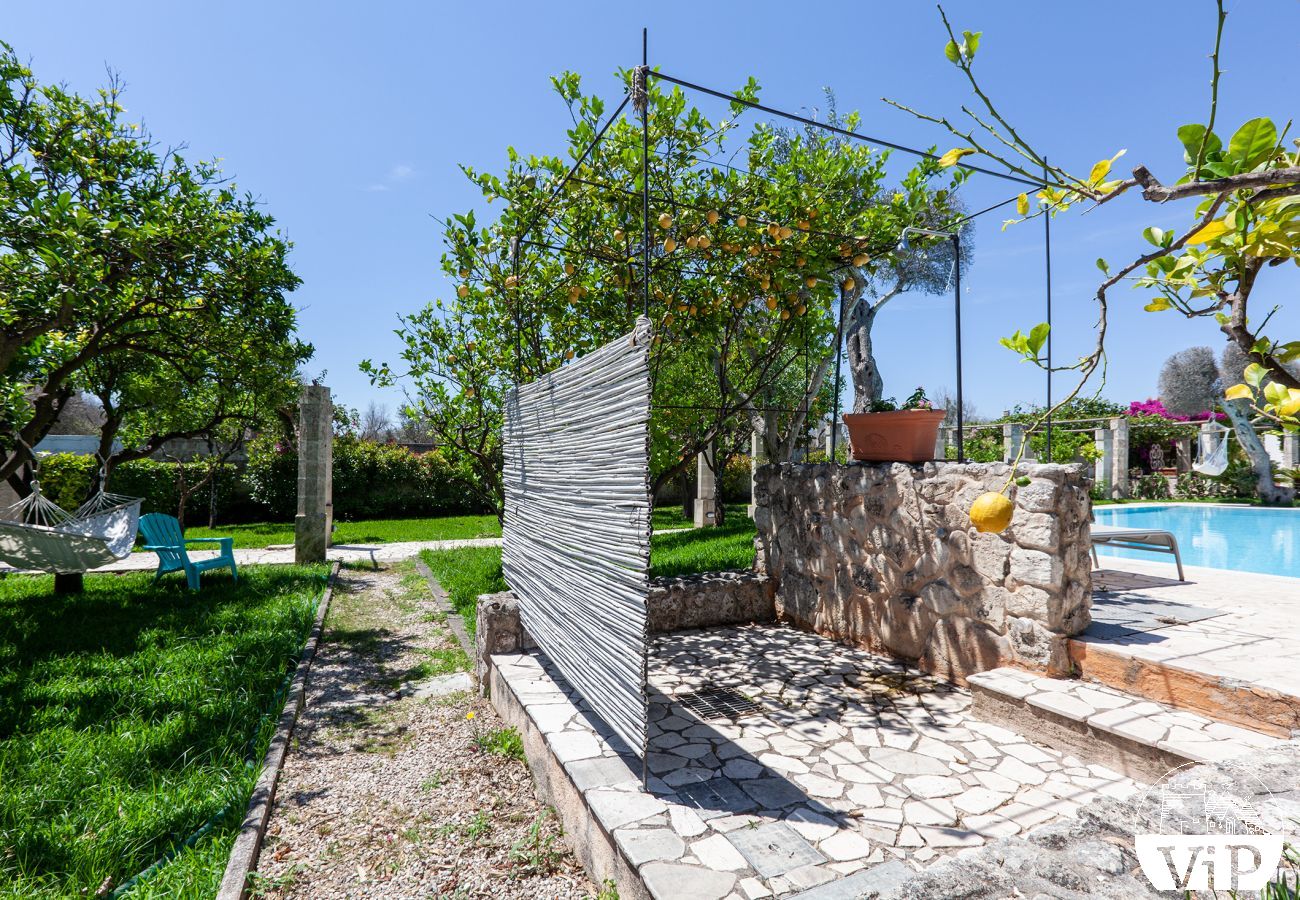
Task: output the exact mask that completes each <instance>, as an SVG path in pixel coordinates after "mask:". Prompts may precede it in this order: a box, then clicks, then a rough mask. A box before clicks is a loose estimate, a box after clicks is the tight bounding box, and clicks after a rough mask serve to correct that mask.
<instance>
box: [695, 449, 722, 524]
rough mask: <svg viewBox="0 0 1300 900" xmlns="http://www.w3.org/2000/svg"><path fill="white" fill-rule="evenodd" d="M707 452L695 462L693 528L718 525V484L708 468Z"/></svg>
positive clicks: (711, 470)
mask: <svg viewBox="0 0 1300 900" xmlns="http://www.w3.org/2000/svg"><path fill="white" fill-rule="evenodd" d="M708 452H710V451H706V452H705V453H701V454H700V455H699V456H698V457H697V458H696V460H695V527H696V528H708V527H711V526H713V525H717V524H718V484H717V479H716V478H714V475H713V469H711V468H709V458H708V455H707V454H708Z"/></svg>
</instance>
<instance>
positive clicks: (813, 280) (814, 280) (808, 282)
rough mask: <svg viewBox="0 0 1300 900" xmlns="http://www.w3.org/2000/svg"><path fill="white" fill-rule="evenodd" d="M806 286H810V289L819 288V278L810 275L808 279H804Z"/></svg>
mask: <svg viewBox="0 0 1300 900" xmlns="http://www.w3.org/2000/svg"><path fill="white" fill-rule="evenodd" d="M804 284H806V285H808V287H810V288H815V287H817V276H816V275H809V276H808V277H807V278H806V279H804Z"/></svg>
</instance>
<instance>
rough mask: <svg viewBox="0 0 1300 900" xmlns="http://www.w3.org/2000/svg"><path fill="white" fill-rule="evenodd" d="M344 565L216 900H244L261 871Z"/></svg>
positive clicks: (305, 651) (334, 572)
mask: <svg viewBox="0 0 1300 900" xmlns="http://www.w3.org/2000/svg"><path fill="white" fill-rule="evenodd" d="M340 565H341V563H338V562H335V563H334V564H333V566H331V568H330V574H329V583H328V584H327V585H326V587H325V593H324V594H323V595H322V596H321V601H320V605H319V606H318V607H317V609H316V621H315V623H314V624H313V625H312V629H311V634H310V635H308V637H307V643H306V644H304V645H303V648H302V655H301V656H299V657H298V667H297V669H295V670H294V675H293V681H292V682H290V684H289V696H288V697H287V698H285V701H284V709H283V711H282V712H281V713H280V721H279V722H278V723H277V725H276V727H275V734H274V735H273V736H272V737H271V744H270V746H268V747H267V748H266V755H265V756H264V757H262V773H261V775H259V776H258V779H257V784H256V785H255V786H254V788H253V795H252V797H250V798H249V801H248V810H247V811H246V812H245V813H244V821H243V824H241V825H240V826H239V834H238V835H237V836H236V837H235V843H234V846H232V847H231V848H230V858H229V860H228V861H227V863H226V873H225V875H224V876H223V877H222V879H221V887H220V888H218V890H217V897H216V900H243V898H244V897H245V896H246V894H247V891H248V876H249V875H250V874H251V873H253V872H255V871H256V870H257V858H258V855H259V854H260V853H261V850H262V838H263V837H265V836H266V825H267V822H268V821H269V820H270V818H271V804H272V802H273V801H274V800H275V788H276V785H277V784H278V783H279V781H280V771H281V770H282V769H283V768H284V758H285V755H286V754H287V753H288V751H289V739H290V738H291V737H292V736H293V728H294V725H296V724H297V722H298V714H299V713H300V712H302V708H303V704H304V702H305V700H306V697H307V675H308V673H309V672H310V671H311V664H312V662H313V660H315V658H316V648H317V646H319V644H320V638H321V634H322V632H323V631H324V629H325V617H326V615H328V614H329V608H330V601H331V600H332V599H333V597H334V585H335V582H336V581H337V580H338V574H339V567H340Z"/></svg>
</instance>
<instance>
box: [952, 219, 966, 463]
mask: <svg viewBox="0 0 1300 900" xmlns="http://www.w3.org/2000/svg"><path fill="white" fill-rule="evenodd" d="M952 254H953V259H952V267H953V304H952V305H953V314H954V316H955V317H956V334H957V462H965V461H966V448H965V445H964V443H963V441H964V438H963V436H962V430H963V427H964V425H965V421H964V414H963V411H962V393H961V231H960V229H959V230H957V231H954V232H953V233H952Z"/></svg>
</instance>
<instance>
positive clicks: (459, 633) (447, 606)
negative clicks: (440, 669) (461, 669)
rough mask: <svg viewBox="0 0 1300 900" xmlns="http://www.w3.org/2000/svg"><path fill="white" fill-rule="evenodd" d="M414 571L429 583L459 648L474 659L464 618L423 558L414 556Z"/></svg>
mask: <svg viewBox="0 0 1300 900" xmlns="http://www.w3.org/2000/svg"><path fill="white" fill-rule="evenodd" d="M415 571H417V572H419V573H420V575H421V576H422V577H423V578H424V580H425V581H427V582H428V583H429V592H430V593H431V594H433V602H434V604H436V605H437V607H438V609H439V610H440V611H441V612H442V613H443V615H445V616H446V617H447V626H448V627H449V628H450V629H451V633H452V634H454V635H456V640H457V642H458V643H459V644H460V648H461V649H462V650H464V651H465V655H466V656H468V657H469V658H470V659H474V642H473V641H472V640H470V637H469V631H468V630H466V628H465V618H464V616H462V615H461V614H460V613H458V612H456V607H454V606H452V605H451V601H450V600H449V599H448V598H447V592H446V591H445V590H443V587H442V585H440V584H438V579H436V578H434V577H433V572H431V571H430V570H429V567H428V566H427V565H425V564H424V560H422V559H420V557H418V556H417V557H415Z"/></svg>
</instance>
